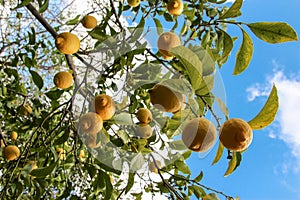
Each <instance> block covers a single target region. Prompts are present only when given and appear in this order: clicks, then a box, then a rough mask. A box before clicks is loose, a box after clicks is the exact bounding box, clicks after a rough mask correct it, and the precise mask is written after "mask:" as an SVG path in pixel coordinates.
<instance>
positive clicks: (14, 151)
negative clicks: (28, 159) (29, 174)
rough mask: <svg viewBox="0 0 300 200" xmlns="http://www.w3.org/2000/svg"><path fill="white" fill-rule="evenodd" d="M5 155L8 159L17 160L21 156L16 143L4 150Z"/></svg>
mask: <svg viewBox="0 0 300 200" xmlns="http://www.w3.org/2000/svg"><path fill="white" fill-rule="evenodd" d="M3 156H4V158H5V159H6V160H15V159H16V158H18V157H19V156H20V149H19V148H18V147H17V146H15V145H8V146H6V147H5V148H4V150H3Z"/></svg>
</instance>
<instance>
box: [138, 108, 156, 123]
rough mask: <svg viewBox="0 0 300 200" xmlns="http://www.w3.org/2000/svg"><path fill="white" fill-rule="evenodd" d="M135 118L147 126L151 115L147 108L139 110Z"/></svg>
mask: <svg viewBox="0 0 300 200" xmlns="http://www.w3.org/2000/svg"><path fill="white" fill-rule="evenodd" d="M136 117H137V119H138V120H139V122H141V123H146V124H149V123H150V122H151V120H152V113H151V111H150V110H149V109H147V108H139V110H138V111H137V113H136Z"/></svg>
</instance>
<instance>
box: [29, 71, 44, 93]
mask: <svg viewBox="0 0 300 200" xmlns="http://www.w3.org/2000/svg"><path fill="white" fill-rule="evenodd" d="M29 72H30V74H31V76H32V80H33V82H34V84H35V85H36V86H37V87H38V88H39V89H42V87H43V86H44V82H43V79H42V77H41V76H40V75H39V74H38V73H37V72H35V71H32V70H29Z"/></svg>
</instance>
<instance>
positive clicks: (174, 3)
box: [167, 0, 183, 16]
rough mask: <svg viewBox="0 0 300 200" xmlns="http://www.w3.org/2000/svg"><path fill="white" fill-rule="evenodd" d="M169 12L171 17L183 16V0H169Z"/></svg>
mask: <svg viewBox="0 0 300 200" xmlns="http://www.w3.org/2000/svg"><path fill="white" fill-rule="evenodd" d="M167 10H168V12H169V13H170V14H171V15H174V16H178V15H181V13H182V11H183V3H182V1H181V0H169V2H168V5H167Z"/></svg>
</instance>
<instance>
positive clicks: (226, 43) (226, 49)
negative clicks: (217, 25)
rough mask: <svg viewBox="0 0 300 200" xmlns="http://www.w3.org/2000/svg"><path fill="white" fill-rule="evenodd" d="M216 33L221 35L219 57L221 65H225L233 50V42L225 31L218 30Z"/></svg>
mask: <svg viewBox="0 0 300 200" xmlns="http://www.w3.org/2000/svg"><path fill="white" fill-rule="evenodd" d="M218 32H219V33H221V34H223V52H222V57H221V60H222V62H221V63H225V62H226V60H227V58H228V56H229V55H230V53H231V50H232V48H233V40H232V38H231V36H230V35H229V34H228V33H226V32H225V31H223V30H220V31H218Z"/></svg>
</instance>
